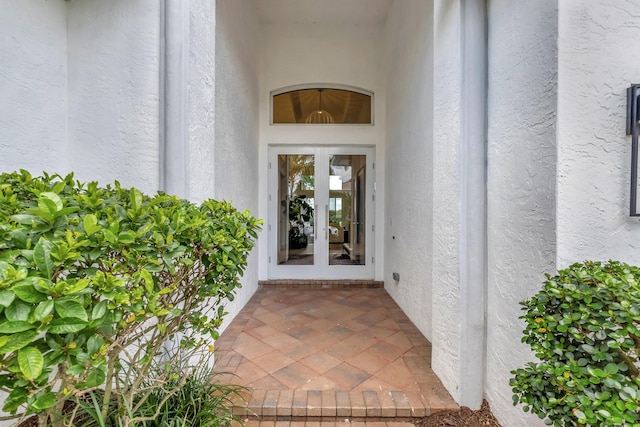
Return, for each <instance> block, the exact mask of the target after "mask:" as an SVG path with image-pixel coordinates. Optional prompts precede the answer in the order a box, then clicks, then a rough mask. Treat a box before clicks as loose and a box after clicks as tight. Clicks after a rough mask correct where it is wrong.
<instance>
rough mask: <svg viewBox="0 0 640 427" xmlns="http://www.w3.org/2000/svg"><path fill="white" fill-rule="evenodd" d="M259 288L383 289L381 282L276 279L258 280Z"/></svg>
mask: <svg viewBox="0 0 640 427" xmlns="http://www.w3.org/2000/svg"><path fill="white" fill-rule="evenodd" d="M258 286H259V287H260V288H290V289H300V288H310V289H348V288H384V282H383V281H381V280H321V279H320V280H309V279H305V280H298V279H277V280H259V281H258Z"/></svg>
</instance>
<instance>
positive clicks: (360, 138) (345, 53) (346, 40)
mask: <svg viewBox="0 0 640 427" xmlns="http://www.w3.org/2000/svg"><path fill="white" fill-rule="evenodd" d="M382 30H383V29H382V26H381V25H379V24H358V25H355V24H349V23H335V24H326V23H307V24H300V23H292V24H264V26H263V29H262V30H261V32H260V50H261V62H260V64H261V65H260V129H259V132H260V170H259V177H260V181H259V182H260V184H259V197H260V216H261V217H263V218H267V214H268V195H269V188H268V181H269V180H268V176H269V172H268V147H269V145H270V144H281V145H282V144H301V145H304V144H307V145H311V144H318V145H368V146H372V147H375V148H376V158H377V159H378V160H380V159H384V149H385V148H384V140H385V106H386V102H385V96H386V94H385V84H384V83H385V80H386V77H385V75H384V72H383V62H382V60H383V58H382V57H383V55H382V52H381V47H382ZM314 83H321V84H322V83H326V84H339V85H348V86H355V87H359V88H363V89H366V90H368V91H372V92H373V93H374V103H375V105H374V122H375V124H374V125H373V126H368V125H364V126H361V125H345V126H295V125H293V126H292V125H270V100H271V97H270V92H271V91H273V90H276V89H280V88H283V87H287V86H292V85H299V84H314ZM384 168H385V165H384V161H378V162H376V168H375V179H376V182H377V185H376V202H375V218H376V219H379V218H384V216H385V212H384V197H385V196H384V194H385V189H384V176H385V170H384ZM384 226H385V224H383V222H382V221H376V231H375V236H372V237H373V238H374V239H375V254H374V256H375V259H376V262H375V265H374V269H375V273H374V274H375V278H376V279H377V280H382V278H383V277H382V274H383V266H384V260H383V247H382V245H383V243H384V241H383V239H382V236H383V235H384ZM263 235H264V237H263V238H261V241H260V251H261V253H263V254H266V253H267V252H268V239H267V237H266V236H267V233H263ZM267 276H268V263H267V257H266V256H263V257H261V259H260V278H264V279H266V278H267Z"/></svg>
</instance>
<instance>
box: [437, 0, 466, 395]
mask: <svg viewBox="0 0 640 427" xmlns="http://www.w3.org/2000/svg"><path fill="white" fill-rule="evenodd" d="M433 14H434V16H433V22H434V29H433V31H434V75H433V77H434V98H433V103H434V107H433V109H434V115H433V127H434V128H433V163H432V167H433V170H432V172H433V228H432V230H433V231H432V232H433V236H432V239H433V249H432V257H433V267H432V274H433V277H432V279H431V283H432V284H433V289H432V298H433V308H434V310H433V320H432V329H433V332H432V337H431V341H432V344H433V354H432V366H433V369H434V371H435V372H436V374H437V375H438V377H439V378H440V380H441V381H442V382H443V384H444V386H445V387H446V388H447V389H448V390H449V392H450V393H451V394H452V395H453V397H454V398H456V399H457V398H458V393H457V392H458V390H459V386H460V377H459V375H460V364H461V360H460V356H461V355H460V339H461V338H460V292H459V283H460V269H459V266H460V233H459V230H460V192H459V189H460V182H461V181H460V178H461V176H460V171H459V159H460V138H461V123H460V110H461V105H460V102H461V99H462V93H461V89H462V88H461V86H460V84H461V82H462V67H461V64H462V58H461V55H462V52H461V37H462V34H461V25H460V16H461V13H460V2H459V1H450V0H436V1H434V11H433Z"/></svg>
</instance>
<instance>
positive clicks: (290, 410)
mask: <svg viewBox="0 0 640 427" xmlns="http://www.w3.org/2000/svg"><path fill="white" fill-rule="evenodd" d="M231 404H232V406H233V409H232V411H233V414H234V415H235V416H237V417H238V418H242V419H245V418H247V419H261V420H265V421H266V420H292V421H296V420H307V421H308V420H312V419H315V420H317V421H319V420H325V419H326V420H328V421H330V420H333V421H339V420H344V419H349V420H365V419H366V420H371V421H374V419H390V418H393V419H407V420H410V419H415V418H422V417H425V416H428V415H431V414H432V413H434V412H437V411H441V410H449V409H453V410H457V409H459V407H458V406H457V405H455V404H451V403H448V402H447V401H445V400H441V399H437V398H436V399H431V400H428V399H426V398H425V396H424V395H423V394H422V393H421V392H419V391H407V392H404V391H346V390H295V391H294V390H253V392H250V393H246V394H244V395H234V396H233V397H232V399H231Z"/></svg>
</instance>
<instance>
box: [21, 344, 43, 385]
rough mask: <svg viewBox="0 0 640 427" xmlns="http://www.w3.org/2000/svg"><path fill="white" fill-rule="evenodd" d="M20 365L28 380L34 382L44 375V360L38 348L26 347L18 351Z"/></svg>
mask: <svg viewBox="0 0 640 427" xmlns="http://www.w3.org/2000/svg"><path fill="white" fill-rule="evenodd" d="M18 365H19V366H20V372H22V375H24V376H25V378H27V379H28V380H33V379H34V378H37V377H39V376H40V374H41V373H42V368H43V367H44V358H43V357H42V353H40V350H38V349H37V348H35V347H24V348H22V349H20V350H19V351H18Z"/></svg>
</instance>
